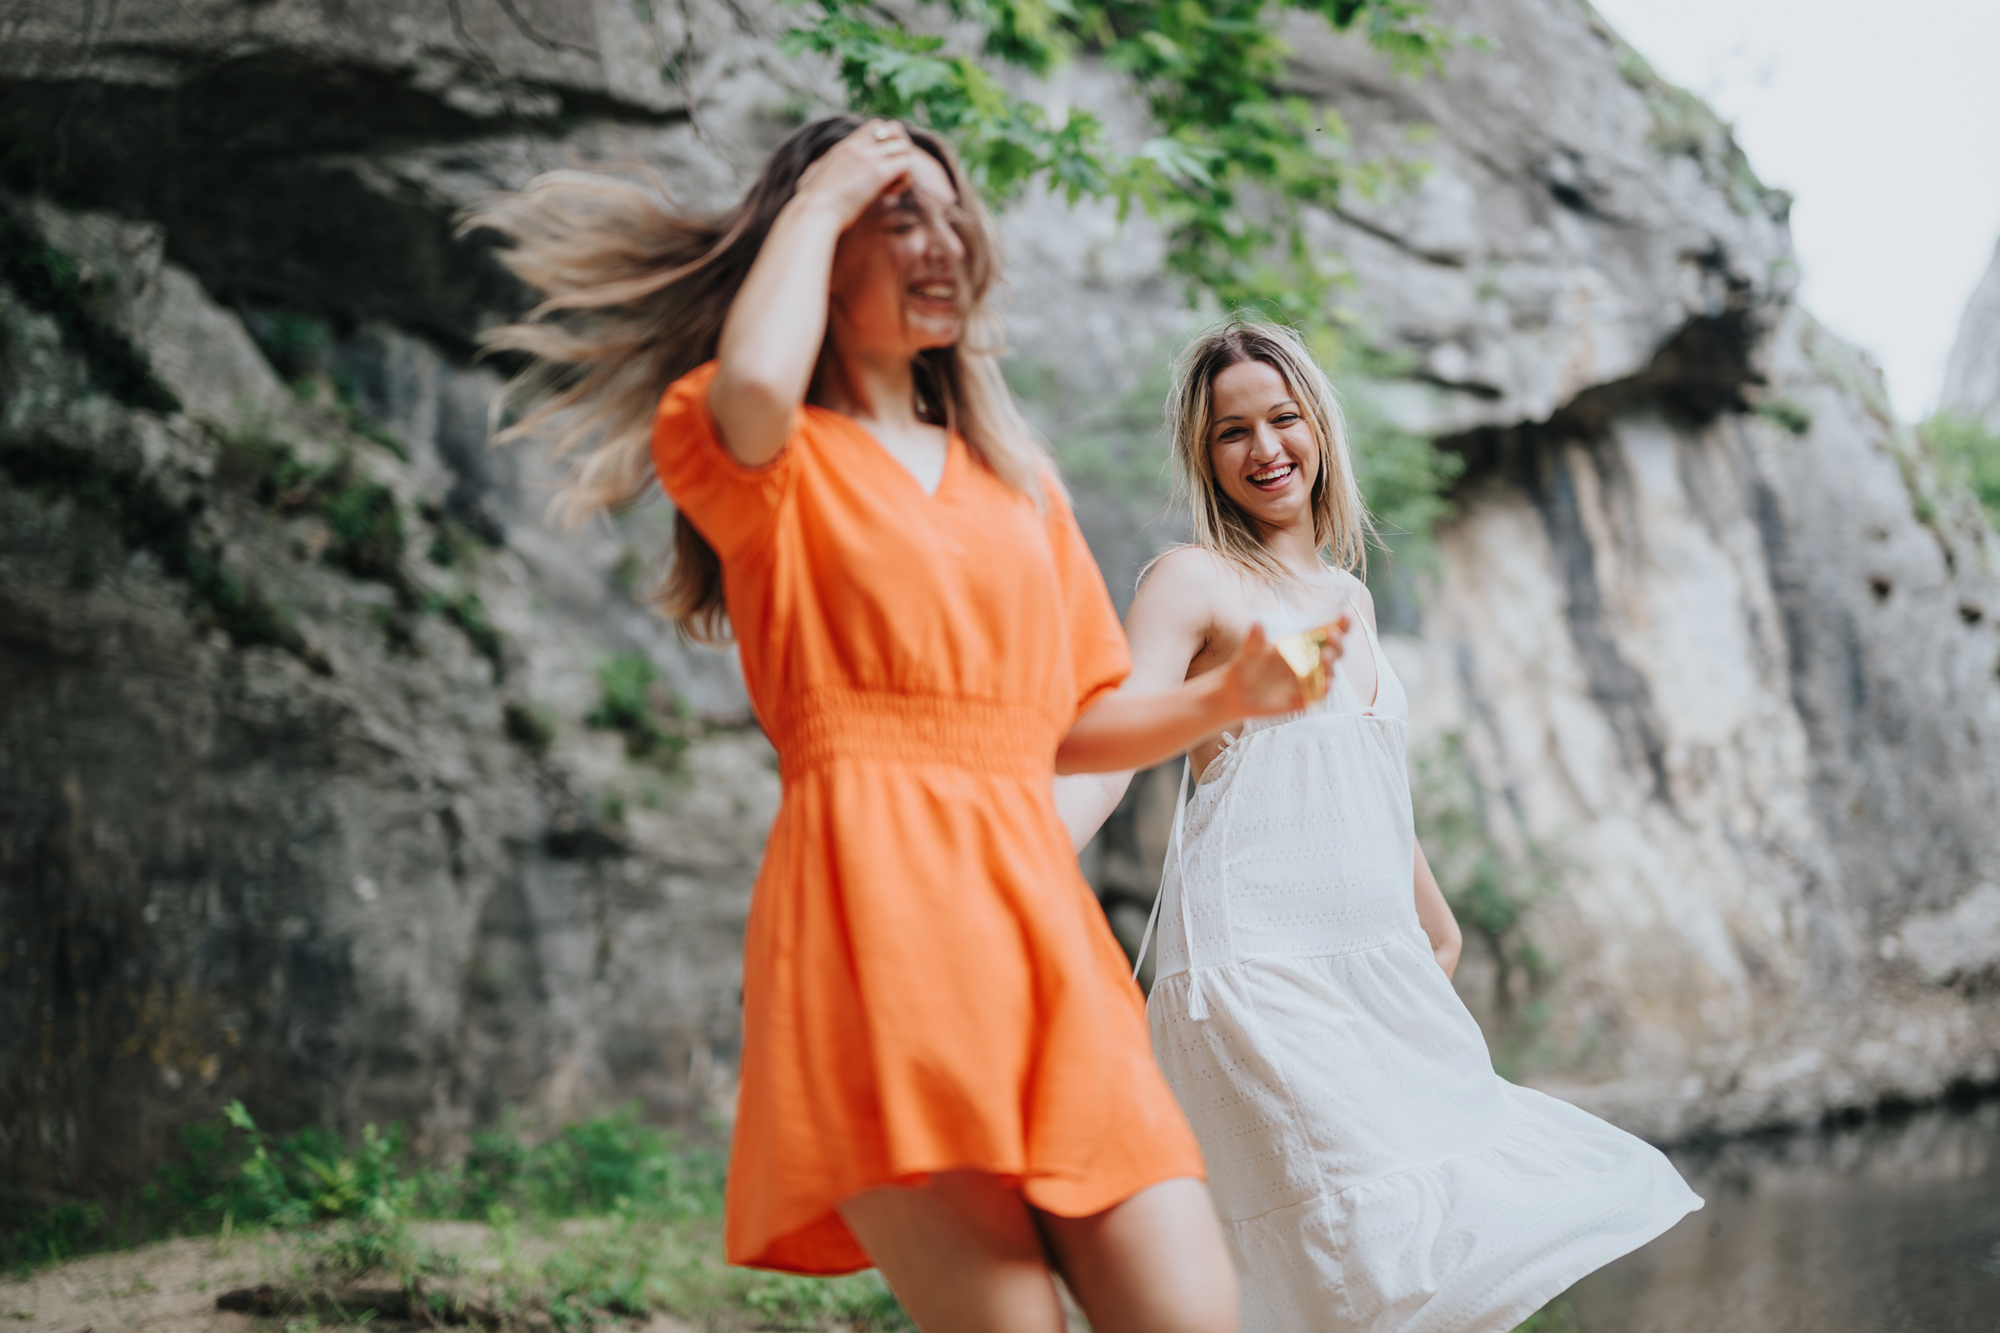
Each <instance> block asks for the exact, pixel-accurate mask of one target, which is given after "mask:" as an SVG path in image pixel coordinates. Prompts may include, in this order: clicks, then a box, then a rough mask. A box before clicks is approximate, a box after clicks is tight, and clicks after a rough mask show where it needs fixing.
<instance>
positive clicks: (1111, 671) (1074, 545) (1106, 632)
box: [1048, 486, 1132, 717]
mask: <svg viewBox="0 0 2000 1333" xmlns="http://www.w3.org/2000/svg"><path fill="white" fill-rule="evenodd" d="M1050 489H1051V490H1052V491H1053V490H1054V489H1055V488H1054V487H1053V486H1051V487H1050ZM1048 529H1049V546H1050V548H1051V549H1052V550H1053V551H1054V553H1055V560H1056V577H1057V578H1058V579H1059V580H1060V581H1061V583H1062V589H1061V595H1062V604H1063V615H1064V617H1065V618H1066V619H1067V620H1068V622H1069V645H1070V649H1069V650H1070V662H1071V665H1072V668H1073V669H1074V671H1075V673H1076V716H1078V717H1081V716H1082V715H1083V713H1084V710H1085V709H1087V708H1089V707H1090V706H1091V705H1092V704H1094V703H1096V702H1097V701H1098V700H1099V699H1101V698H1103V697H1104V696H1105V695H1107V694H1109V693H1111V691H1113V690H1115V689H1117V688H1118V687H1119V686H1120V685H1121V684H1123V683H1124V681H1125V677H1127V676H1129V675H1131V674H1132V649H1131V647H1130V645H1128V644H1127V643H1126V641H1125V627H1124V626H1123V625H1120V624H1119V623H1118V612H1117V610H1116V609H1115V608H1114V607H1113V606H1112V605H1111V594H1110V592H1109V591H1108V590H1107V589H1106V588H1105V586H1104V574H1103V573H1102V571H1100V570H1099V569H1098V568H1097V560H1096V559H1095V557H1093V556H1092V555H1091V554H1090V547H1089V546H1088V545H1087V544H1086V543H1085V542H1084V540H1083V533H1082V532H1081V531H1079V530H1078V528H1077V526H1076V515H1075V514H1074V513H1073V512H1071V510H1070V507H1069V502H1068V500H1066V499H1065V498H1064V497H1063V496H1062V495H1061V494H1060V492H1058V493H1056V494H1052V495H1051V496H1050V497H1049V503H1048Z"/></svg>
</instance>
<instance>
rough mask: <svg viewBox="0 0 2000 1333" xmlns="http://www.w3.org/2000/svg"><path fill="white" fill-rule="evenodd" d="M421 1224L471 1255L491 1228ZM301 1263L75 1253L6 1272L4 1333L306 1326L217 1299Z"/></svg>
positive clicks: (279, 1257) (283, 1244) (0, 1284)
mask: <svg viewBox="0 0 2000 1333" xmlns="http://www.w3.org/2000/svg"><path fill="white" fill-rule="evenodd" d="M422 1230H423V1233H424V1238H425V1239H426V1240H427V1241H429V1242H430V1243H431V1244H433V1245H436V1246H438V1247H439V1248H442V1249H450V1250H458V1251H460V1252H462V1253H471V1252H475V1251H477V1250H478V1249H479V1248H480V1245H481V1243H482V1242H483V1240H484V1238H485V1234H486V1228H484V1227H483V1226H480V1225H478V1224H476V1223H457V1222H434V1223H429V1224H426V1225H424V1226H423V1228H422ZM300 1263H301V1260H300V1256H299V1254H298V1249H297V1242H296V1241H295V1240H293V1239H290V1238H287V1237H285V1236H282V1235H279V1234H275V1233H268V1232H267V1233H261V1234H257V1235H254V1236H236V1237H233V1238H221V1237H214V1236H210V1237H203V1238H199V1239H194V1240H170V1241H162V1242H160V1243H158V1244H154V1245H146V1246H143V1247H141V1248H139V1249H136V1250H124V1251H119V1252H117V1253H112V1254H96V1255H90V1256H87V1257H85V1258H81V1259H72V1260H70V1261H69V1262H67V1263H63V1264H57V1265H54V1266H52V1267H49V1268H45V1269H41V1270H39V1271H36V1272H33V1273H29V1274H27V1275H25V1276H7V1277H0V1333H14V1331H15V1330H18V1331H19V1333H112V1330H141V1329H143V1330H145V1333H280V1330H282V1333H307V1330H312V1329H317V1328H319V1327H321V1321H320V1320H318V1319H315V1318H313V1317H312V1316H311V1315H310V1314H309V1313H306V1312H303V1311H301V1315H300V1317H298V1318H289V1319H288V1318H286V1317H284V1316H282V1315H277V1316H261V1317H260V1316H256V1315H249V1314H238V1313H235V1312H232V1311H228V1310H219V1309H217V1308H216V1303H215V1302H216V1298H217V1297H218V1296H220V1295H222V1294H223V1293H225V1292H229V1291H235V1290H240V1289H242V1288H246V1287H256V1286H258V1285H259V1284H262V1283H278V1284H280V1285H283V1284H285V1283H287V1282H288V1281H290V1280H293V1279H295V1278H296V1275H297V1274H298V1272H299V1269H300ZM375 1323H376V1324H377V1326H381V1325H383V1324H385V1323H386V1321H380V1320H378V1321H375ZM626 1327H627V1328H628V1329H629V1330H630V1333H693V1330H692V1328H691V1326H690V1325H688V1324H686V1323H685V1322H683V1321H681V1320H678V1319H675V1318H673V1317H672V1316H669V1315H655V1316H654V1317H653V1318H652V1319H651V1320H650V1321H647V1322H645V1323H632V1324H629V1325H627V1326H626ZM471 1333H476V1330H472V1331H471Z"/></svg>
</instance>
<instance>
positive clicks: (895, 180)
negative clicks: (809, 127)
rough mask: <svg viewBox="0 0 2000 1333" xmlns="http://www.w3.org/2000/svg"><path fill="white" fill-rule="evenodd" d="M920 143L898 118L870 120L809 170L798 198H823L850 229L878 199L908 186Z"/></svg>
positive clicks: (800, 185) (804, 176) (842, 224)
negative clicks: (911, 168) (899, 187)
mask: <svg viewBox="0 0 2000 1333" xmlns="http://www.w3.org/2000/svg"><path fill="white" fill-rule="evenodd" d="M915 152H916V145H915V144H914V143H912V142H911V141H910V135H909V131H907V130H905V129H904V128H903V126H902V125H901V124H899V123H897V122H896V121H893V120H870V121H865V122H863V123H862V126H861V128H860V129H858V130H856V131H854V132H853V133H852V134H850V135H848V136H847V137H846V138H844V139H842V140H841V141H840V142H839V143H837V144H835V145H834V146H833V147H832V148H829V149H828V150H827V151H826V154H825V155H824V156H823V157H821V158H820V159H819V161H817V162H815V163H813V164H812V165H811V166H810V167H807V168H806V170H805V174H804V175H802V176H800V177H799V185H798V194H799V195H800V196H812V197H818V198H822V199H824V200H825V201H826V202H827V203H828V204H829V205H831V206H832V207H834V208H835V209H836V210H837V211H838V213H839V216H840V224H841V226H842V227H843V228H845V227H848V226H851V225H852V224H853V223H854V221H855V219H857V218H859V217H860V216H861V215H862V213H863V212H865V211H866V210H867V209H868V206H869V205H870V204H873V203H874V202H875V201H876V200H877V199H879V198H881V197H882V196H883V195H884V194H886V193H889V192H890V191H892V190H894V189H896V188H897V187H898V186H899V185H905V187H906V188H907V186H906V183H907V182H908V180H909V178H910V167H911V164H912V154H914V153H915Z"/></svg>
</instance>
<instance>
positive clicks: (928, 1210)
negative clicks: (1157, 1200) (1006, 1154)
mask: <svg viewBox="0 0 2000 1333" xmlns="http://www.w3.org/2000/svg"><path fill="white" fill-rule="evenodd" d="M1202 1202H1203V1207H1206V1206H1207V1200H1206V1199H1205V1198H1204V1199H1203V1201H1202ZM840 1216H841V1218H842V1219H843V1220H844V1221H845V1222H846V1223H847V1226H848V1229H849V1230H850V1231H852V1232H853V1233H854V1238H855V1239H856V1240H858V1241H860V1242H861V1248H862V1249H864V1250H866V1251H867V1252H868V1257H869V1258H870V1259H872V1260H874V1261H875V1266H876V1267H877V1268H879V1269H881V1270H882V1276H883V1277H884V1278H886V1279H887V1280H888V1283H889V1289H890V1290H891V1291H893V1292H895V1293H896V1299H897V1300H899V1301H901V1302H902V1303H903V1308H904V1309H905V1310H907V1311H909V1313H910V1317H911V1318H912V1319H914V1320H916V1322H917V1327H918V1328H920V1329H922V1330H923V1333H1062V1329H1063V1314H1062V1305H1061V1303H1060V1302H1059V1301H1058V1300H1057V1299H1056V1288H1055V1282H1054V1280H1053V1279H1052V1278H1051V1277H1050V1275H1049V1263H1048V1256H1047V1255H1046V1254H1045V1253H1044V1251H1043V1249H1042V1237H1041V1234H1040V1233H1039V1232H1037V1231H1036V1229H1035V1218H1034V1214H1033V1213H1032V1212H1030V1211H1029V1209H1028V1205H1027V1204H1025V1203H1023V1202H1022V1200H1021V1195H1020V1192H1019V1191H1018V1190H1016V1189H1015V1188H1014V1187H1013V1186H1011V1185H1009V1184H1008V1183H1007V1182H1006V1181H1004V1180H1001V1179H999V1178H998V1177H996V1176H990V1175H987V1174H985V1173H984V1172H979V1171H942V1172H939V1173H938V1174H936V1175H934V1176H932V1177H931V1178H930V1180H929V1181H928V1182H926V1183H925V1184H922V1185H913V1186H893V1185H892V1186H889V1187H886V1188H883V1189H875V1190H869V1191H868V1192H867V1193H866V1194H858V1195H856V1196H855V1197H854V1198H852V1199H849V1200H848V1201H847V1202H846V1203H843V1204H841V1205H840Z"/></svg>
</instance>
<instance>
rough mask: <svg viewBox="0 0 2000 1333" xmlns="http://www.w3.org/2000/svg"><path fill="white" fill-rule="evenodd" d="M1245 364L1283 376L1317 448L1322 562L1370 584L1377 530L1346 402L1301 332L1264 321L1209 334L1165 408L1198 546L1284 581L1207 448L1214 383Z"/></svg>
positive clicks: (1180, 373) (1177, 377)
mask: <svg viewBox="0 0 2000 1333" xmlns="http://www.w3.org/2000/svg"><path fill="white" fill-rule="evenodd" d="M1245 361H1260V362H1262V363H1263V364H1265V365H1267V366H1269V367H1271V369H1273V370H1275V371H1277V372H1278V375H1279V377H1280V378H1281V379H1283V380H1284V381H1285V387H1286V388H1287V389H1289V390H1290V391H1291V395H1292V397H1293V398H1294V399H1295V400H1297V402H1298V404H1299V412H1300V415H1302V416H1303V417H1305V419H1306V422H1307V424H1308V425H1309V426H1311V428H1312V433H1313V440H1314V442H1315V443H1316V444H1317V445H1318V446H1319V475H1318V476H1317V477H1316V478H1314V480H1313V489H1312V520H1313V544H1314V545H1315V546H1317V547H1318V548H1319V550H1320V552H1321V555H1322V558H1327V559H1331V561H1332V562H1333V563H1334V564H1335V565H1337V566H1339V567H1340V568H1341V569H1344V570H1347V571H1348V572H1350V573H1355V574H1359V575H1361V576H1363V577H1366V575H1367V572H1368V543H1369V541H1370V540H1372V539H1373V538H1374V535H1375V525H1374V523H1373V522H1372V521H1371V520H1370V518H1369V516H1368V507H1367V506H1366V505H1364V504H1363V503H1362V501H1361V490H1360V488H1359V487H1358V486H1356V485H1355V482H1354V463H1353V459H1352V457H1351V456H1350V454H1349V452H1348V447H1347V423H1346V420H1345V419H1344V418H1343V417H1342V416H1341V412H1340V396H1339V395H1338V394H1337V393H1335V392H1334V388H1333V385H1332V384H1331V383H1329V382H1328V380H1327V378H1326V372H1325V371H1323V370H1321V369H1320V368H1319V363H1318V362H1316V361H1314V360H1313V358H1312V354H1311V353H1310V352H1308V351H1307V350H1306V346H1305V343H1304V342H1303V341H1302V340H1301V339H1300V338H1299V335H1298V334H1297V333H1296V332H1294V331H1293V330H1291V329H1288V328H1286V327H1284V326H1283V325H1281V324H1272V323H1268V322H1266V321H1264V320H1257V319H1233V320H1231V321H1230V322H1229V323H1227V324H1224V325H1222V326H1221V327H1219V328H1215V329H1211V330H1209V331H1208V332H1207V333H1204V334H1202V335H1201V336H1200V337H1198V338H1196V339H1195V340H1194V341H1193V342H1191V343H1189V344H1188V345H1187V347H1186V348H1184V349H1183V350H1182V352H1181V355H1180V357H1179V358H1178V360H1177V361H1176V363H1175V366H1174V387H1173V396H1172V398H1171V399H1170V400H1169V401H1168V404H1167V429H1168V432H1169V434H1170V436H1171V437H1172V438H1171V443H1170V445H1169V447H1170V448H1171V449H1172V451H1173V460H1174V477H1175V482H1176V486H1175V489H1176V490H1177V491H1178V492H1179V494H1180V497H1181V498H1183V499H1185V500H1186V501H1187V504H1188V509H1189V511H1190V512H1191V514H1192V516H1193V520H1194V544H1195V545H1197V546H1200V547H1202V548H1203V549H1205V550H1209V551H1213V552H1215V553H1216V554H1217V555H1219V556H1221V557H1223V558H1224V559H1225V560H1228V561H1229V562H1230V563H1231V564H1234V565H1237V566H1239V567H1241V568H1242V569H1243V570H1245V571H1246V572H1248V573H1251V574H1255V575H1257V576H1259V577H1261V578H1266V579H1282V578H1284V577H1286V574H1285V571H1284V568H1283V567H1282V566H1280V565H1279V564H1278V562H1277V560H1275V559H1274V558H1273V557H1272V555H1271V553H1270V551H1269V550H1267V549H1266V548H1265V546H1264V538H1263V534H1262V533H1261V532H1259V531H1258V528H1257V523H1256V521H1255V520H1254V519H1252V518H1251V517H1250V515H1248V514H1246V513H1244V512H1243V509H1242V507H1241V506H1240V505H1238V504H1237V503H1236V502H1235V501H1234V500H1232V499H1230V498H1229V496H1228V495H1227V494H1226V493H1225V492H1224V491H1223V489H1222V487H1221V486H1219V485H1217V484H1216V480H1215V465H1214V462H1213V459H1212V458H1211V455H1210V451H1209V443H1208V432H1209V428H1210V427H1211V426H1212V425H1214V424H1215V423H1214V417H1215V377H1216V376H1217V375H1220V374H1221V373H1222V372H1223V371H1225V370H1227V369H1229V367H1231V366H1235V365H1241V364H1242V363H1243V362H1245Z"/></svg>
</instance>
